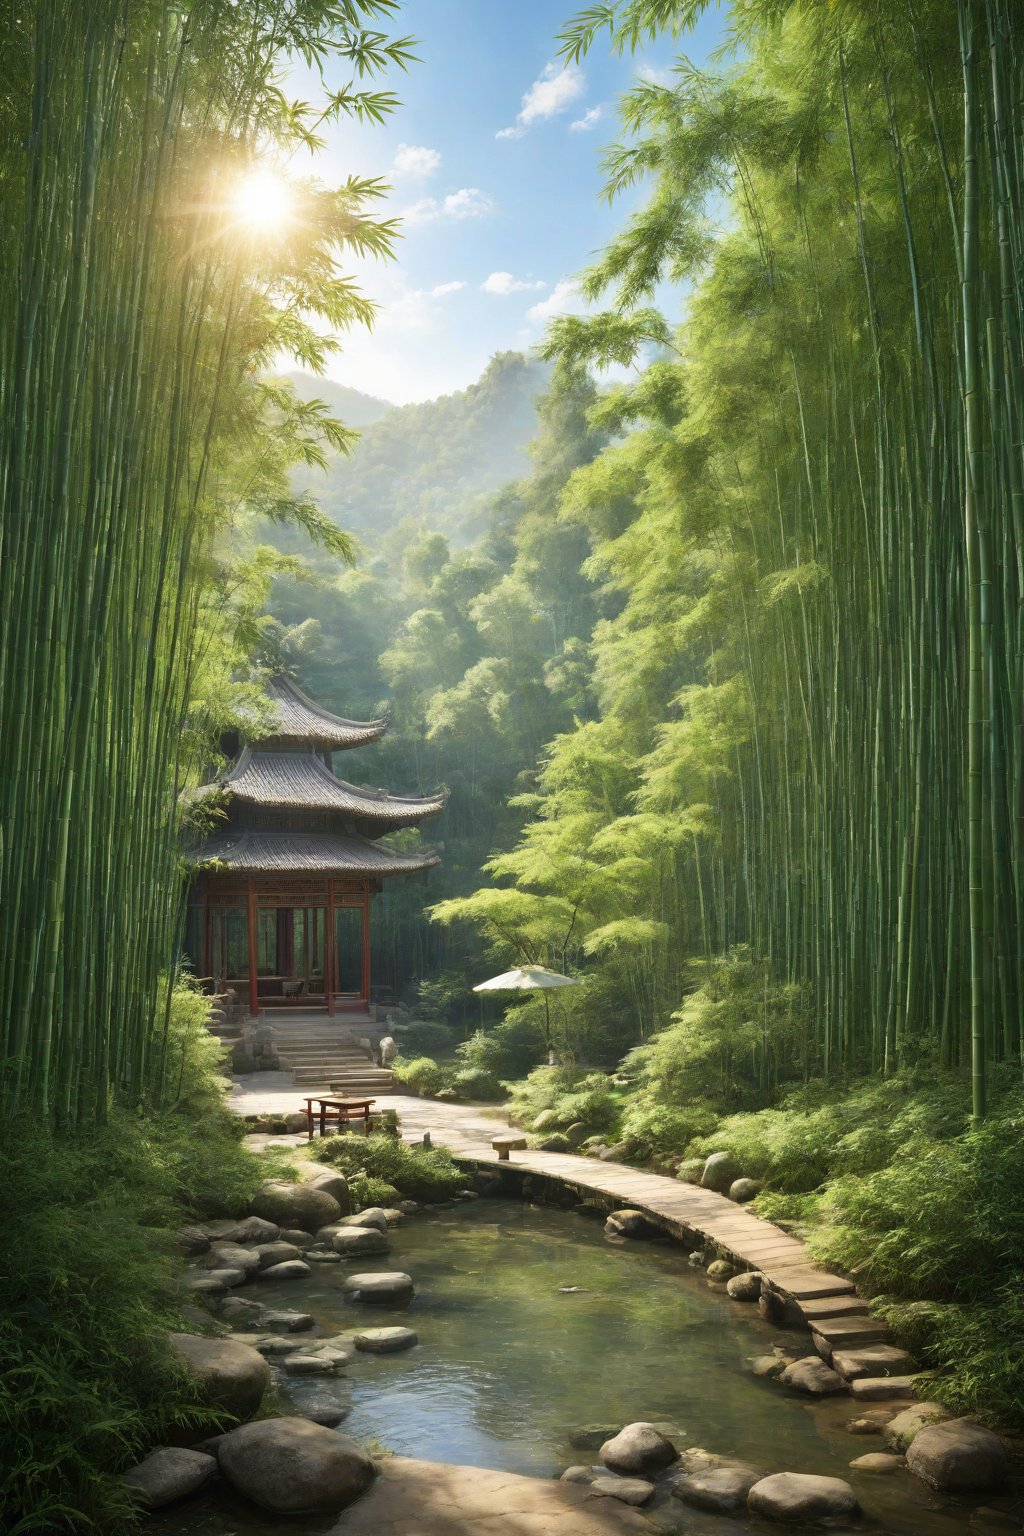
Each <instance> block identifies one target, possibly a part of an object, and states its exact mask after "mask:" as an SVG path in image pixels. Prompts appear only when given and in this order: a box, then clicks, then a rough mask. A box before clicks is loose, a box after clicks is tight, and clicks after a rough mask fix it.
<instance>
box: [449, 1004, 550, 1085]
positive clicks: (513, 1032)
mask: <svg viewBox="0 0 1024 1536" xmlns="http://www.w3.org/2000/svg"><path fill="white" fill-rule="evenodd" d="M455 1054H456V1056H457V1057H458V1059H459V1062H460V1064H461V1066H462V1067H463V1068H465V1069H467V1070H468V1069H470V1068H475V1069H477V1070H478V1071H481V1072H486V1073H488V1074H489V1075H490V1076H491V1077H493V1078H495V1079H498V1080H501V1081H504V1080H506V1079H510V1078H517V1077H521V1076H522V1075H523V1073H524V1072H529V1070H530V1068H531V1067H535V1066H536V1065H537V1063H538V1062H539V1061H543V1059H544V1057H545V1056H546V1055H547V1049H546V1047H545V1045H544V1036H543V1034H542V1032H541V1030H540V1029H539V1028H538V1026H537V1024H536V1022H535V1021H533V1020H532V1019H530V1018H524V1017H523V1016H522V1010H520V1009H517V1010H516V1011H514V1012H513V1013H510V1014H509V1015H508V1017H507V1018H506V1019H504V1020H503V1021H502V1022H501V1023H500V1024H496V1025H495V1026H494V1028H493V1029H487V1030H484V1029H478V1030H477V1031H476V1033H475V1034H473V1035H470V1037H469V1039H468V1040H464V1041H463V1043H462V1044H461V1045H460V1046H459V1047H458V1049H457V1050H456V1052H455Z"/></svg>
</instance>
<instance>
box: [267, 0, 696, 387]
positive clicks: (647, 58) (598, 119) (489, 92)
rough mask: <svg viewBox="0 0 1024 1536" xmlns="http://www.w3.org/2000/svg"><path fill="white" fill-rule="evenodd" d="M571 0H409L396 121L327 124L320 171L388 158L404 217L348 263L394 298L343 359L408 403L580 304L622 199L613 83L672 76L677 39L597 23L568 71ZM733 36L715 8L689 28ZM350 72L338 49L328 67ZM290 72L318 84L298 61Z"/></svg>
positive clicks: (622, 210)
mask: <svg viewBox="0 0 1024 1536" xmlns="http://www.w3.org/2000/svg"><path fill="white" fill-rule="evenodd" d="M576 8H577V6H576V5H574V3H573V0H407V3H406V4H405V5H404V7H403V11H402V16H401V19H400V22H399V23H398V25H397V30H400V31H402V32H410V33H412V34H413V35H414V36H415V37H416V38H417V39H418V42H419V46H418V48H417V52H418V54H419V55H420V58H421V62H420V63H418V64H414V65H412V66H411V67H410V69H409V71H408V73H407V74H401V73H396V74H395V75H394V77H393V79H390V78H389V80H388V82H387V84H388V86H389V87H390V86H393V87H394V89H396V90H397V92H398V94H399V95H400V96H401V98H402V103H403V104H402V106H401V108H400V109H399V110H398V111H397V112H396V113H395V114H394V115H393V116H392V117H391V118H390V119H389V120H388V122H387V124H386V126H385V127H364V126H360V125H354V124H351V123H348V122H346V123H344V124H343V125H341V126H340V127H339V128H338V129H337V130H332V131H331V132H330V136H329V142H328V146H327V149H326V151H325V152H324V153H323V154H322V155H320V156H319V157H318V159H317V160H316V161H315V162H314V165H313V170H314V173H315V174H316V175H317V177H318V178H319V179H321V180H323V181H325V182H330V181H332V180H334V179H335V178H336V177H337V178H340V177H341V176H344V175H346V174H348V173H349V172H351V171H355V172H358V173H360V174H364V175H366V174H372V175H382V176H385V177H386V178H387V179H388V181H390V182H391V184H392V186H393V188H394V190H393V193H392V195H391V198H390V201H389V211H390V212H394V213H399V214H402V215H403V216H404V217H405V220H406V223H405V231H404V238H403V240H402V241H401V242H400V244H399V253H398V260H397V261H396V262H395V263H392V264H390V265H380V264H371V265H368V266H366V267H363V268H359V267H356V268H354V270H356V271H357V272H358V274H359V276H360V278H361V279H362V282H363V286H364V288H365V290H366V292H367V293H368V294H369V295H370V296H371V297H373V298H374V299H376V300H377V301H378V302H379V303H380V304H381V305H382V306H383V313H382V315H381V317H380V319H379V321H378V323H377V326H376V329H375V331H374V332H373V334H372V335H369V336H367V335H364V334H361V333H356V334H353V335H352V336H351V337H349V339H348V340H347V342H346V345H345V350H344V352H343V353H342V354H339V355H338V356H336V357H335V358H334V359H333V360H332V362H331V365H330V369H329V372H330V374H331V376H332V377H333V378H336V379H337V380H338V381H339V382H341V383H343V384H349V385H352V386H353V387H355V388H357V389H362V390H365V391H366V392H367V393H369V394H374V395H379V396H382V397H383V398H384V399H386V400H391V401H394V402H396V403H399V404H403V403H405V402H407V401H410V400H424V399H431V398H433V397H434V396H436V395H439V394H446V393H448V392H449V391H451V390H455V389H462V388H465V386H466V385H467V384H470V383H472V381H473V380H474V379H476V378H478V377H479V375H480V373H481V372H482V371H483V369H484V367H485V366H486V364H487V361H488V358H490V357H491V356H492V354H493V353H495V352H497V351H500V350H503V349H505V348H517V349H526V348H528V347H529V346H531V345H532V344H533V343H535V342H536V341H537V340H538V339H539V337H540V336H541V334H542V332H543V329H544V326H545V323H546V319H547V316H548V315H549V314H551V313H564V312H566V311H567V310H570V309H573V308H578V307H579V306H578V304H577V303H576V301H575V300H574V297H573V294H572V289H571V281H572V277H573V274H575V273H577V272H578V271H579V270H580V269H581V268H582V267H583V266H585V265H586V264H587V262H588V261H589V259H590V258H591V256H592V255H593V254H594V252H596V251H597V250H599V249H600V247H601V246H602V244H603V243H604V242H605V241H606V240H607V239H608V237H609V236H610V235H611V234H612V233H613V232H614V230H615V229H616V228H617V227H618V226H619V225H620V224H621V222H622V220H623V218H624V216H625V214H626V213H627V211H628V204H627V203H625V202H624V201H623V202H620V203H619V204H618V205H617V206H616V207H615V208H614V209H609V207H608V206H607V204H605V203H602V202H600V201H599V192H600V186H601V179H602V178H601V169H600V153H601V149H602V147H603V145H605V144H606V143H608V142H609V141H610V140H612V139H613V138H614V137H615V136H616V120H615V100H616V97H617V96H618V95H619V94H620V93H621V92H622V91H623V90H625V89H627V88H628V87H629V85H630V84H631V82H632V81H633V80H634V79H635V78H636V72H637V70H638V69H641V70H648V71H655V72H656V77H661V78H665V79H667V78H668V76H667V73H666V71H667V68H668V66H669V65H670V64H671V60H672V57H673V47H672V45H671V43H670V42H668V41H665V42H661V43H659V44H658V45H657V46H655V47H654V48H652V49H649V50H648V51H646V52H645V53H643V54H639V55H637V56H636V57H634V58H629V57H626V58H622V59H620V58H617V57H615V56H613V55H611V54H610V52H609V49H608V47H607V43H606V42H605V41H602V42H601V43H599V44H598V46H597V47H595V49H594V50H593V51H592V52H591V54H590V55H589V56H588V57H587V58H586V59H585V60H584V62H583V64H582V65H581V66H579V67H578V68H575V69H571V70H568V71H563V69H562V66H561V64H560V62H558V60H557V43H556V41H555V39H556V34H557V33H558V31H559V30H560V29H561V28H562V26H563V25H564V23H565V22H566V20H567V19H568V18H569V17H570V16H571V15H572V14H573V13H574V10H575V9H576ZM391 30H393V31H394V30H396V28H392V29H391ZM721 37H722V21H721V18H720V16H719V14H718V12H717V11H716V10H715V9H713V8H712V9H711V10H710V11H709V13H708V15H707V16H706V18H705V19H704V21H703V22H702V24H701V26H700V27H699V28H698V30H697V32H696V33H694V34H692V35H690V36H688V37H687V38H686V39H685V43H684V46H685V49H686V52H687V54H688V56H689V57H690V58H691V59H693V60H694V61H695V62H700V61H702V60H703V59H704V58H705V57H706V55H707V53H708V52H709V51H710V50H712V49H713V48H715V47H716V46H717V45H718V44H719V42H720V41H721ZM346 80H347V72H346V71H344V70H342V69H339V68H338V67H337V66H332V67H331V69H330V72H329V74H328V82H329V84H331V85H332V86H335V87H337V86H340V85H342V84H343V83H345V81H346ZM291 85H292V87H293V89H295V90H297V91H298V92H299V93H300V94H307V93H309V94H312V86H311V82H303V80H302V77H301V75H300V76H297V77H296V78H295V79H293V80H292V81H291ZM296 169H299V167H298V166H296Z"/></svg>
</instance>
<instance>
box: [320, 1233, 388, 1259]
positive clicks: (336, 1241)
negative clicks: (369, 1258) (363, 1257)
mask: <svg viewBox="0 0 1024 1536" xmlns="http://www.w3.org/2000/svg"><path fill="white" fill-rule="evenodd" d="M331 1246H332V1248H333V1249H334V1251H335V1253H339V1254H341V1255H343V1257H345V1258H348V1257H349V1256H350V1255H351V1256H352V1257H353V1258H356V1257H358V1255H359V1254H362V1253H387V1251H388V1247H389V1244H388V1240H387V1237H386V1236H385V1234H384V1233H383V1232H378V1230H377V1228H376V1227H339V1228H338V1230H337V1231H336V1232H335V1234H334V1236H333V1237H332V1238H331Z"/></svg>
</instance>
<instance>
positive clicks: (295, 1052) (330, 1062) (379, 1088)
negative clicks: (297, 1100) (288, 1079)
mask: <svg viewBox="0 0 1024 1536" xmlns="http://www.w3.org/2000/svg"><path fill="white" fill-rule="evenodd" d="M369 1022H370V1021H369V1018H367V1020H366V1023H367V1024H368V1023H369ZM273 1032H274V1046H275V1049H276V1051H277V1058H278V1061H279V1062H280V1064H281V1066H282V1067H283V1068H284V1069H285V1071H288V1072H290V1073H291V1074H292V1080H293V1082H294V1083H295V1086H296V1088H308V1089H314V1088H324V1089H330V1090H331V1091H332V1092H334V1093H337V1094H338V1095H339V1096H344V1097H350V1098H357V1097H359V1096H364V1097H367V1098H373V1097H374V1096H376V1095H377V1094H380V1093H392V1092H393V1091H394V1074H393V1073H391V1072H390V1071H388V1070H387V1069H385V1068H381V1067H377V1066H375V1065H374V1061H373V1057H372V1056H371V1055H370V1053H369V1051H368V1050H367V1049H366V1047H365V1046H364V1045H360V1044H359V1034H360V1024H359V1023H353V1022H352V1021H351V1020H346V1021H345V1023H344V1024H342V1023H340V1022H338V1021H336V1020H331V1019H328V1018H326V1017H324V1016H320V1017H314V1018H310V1019H296V1018H291V1019H288V1020H283V1019H280V1018H275V1019H274V1020H273Z"/></svg>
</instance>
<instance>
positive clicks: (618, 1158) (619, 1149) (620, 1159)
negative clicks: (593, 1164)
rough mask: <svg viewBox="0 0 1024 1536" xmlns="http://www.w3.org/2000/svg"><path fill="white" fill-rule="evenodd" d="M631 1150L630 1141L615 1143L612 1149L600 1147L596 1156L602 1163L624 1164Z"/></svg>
mask: <svg viewBox="0 0 1024 1536" xmlns="http://www.w3.org/2000/svg"><path fill="white" fill-rule="evenodd" d="M632 1150H633V1143H632V1142H631V1141H617V1142H616V1143H615V1145H614V1146H613V1147H602V1149H601V1150H600V1152H598V1154H597V1155H598V1157H599V1158H600V1159H601V1161H602V1163H624V1162H625V1161H626V1159H627V1158H628V1157H629V1154H630V1153H631V1152H632Z"/></svg>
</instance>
